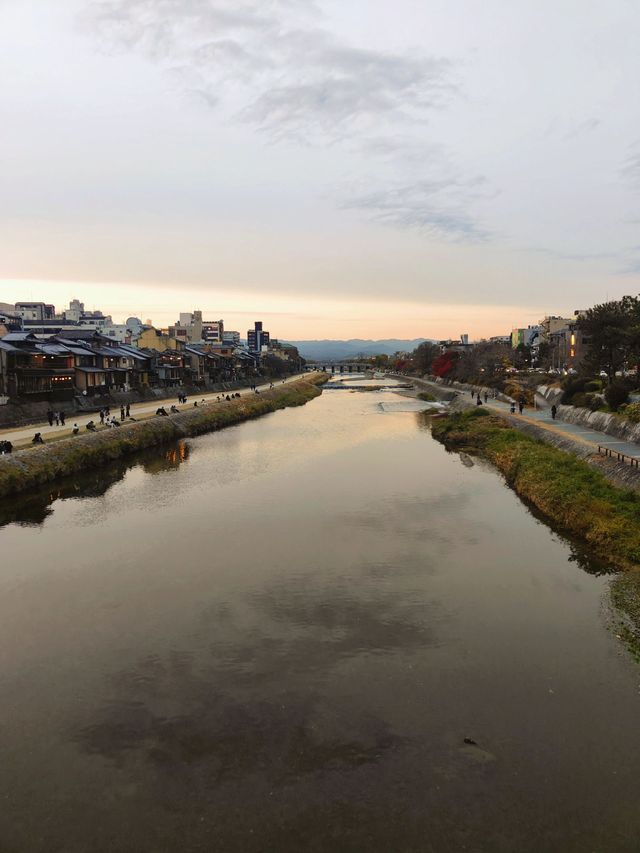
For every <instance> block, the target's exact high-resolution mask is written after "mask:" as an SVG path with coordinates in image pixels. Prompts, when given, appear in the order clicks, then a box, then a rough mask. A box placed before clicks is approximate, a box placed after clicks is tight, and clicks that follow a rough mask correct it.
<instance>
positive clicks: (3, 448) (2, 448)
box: [0, 441, 13, 454]
mask: <svg viewBox="0 0 640 853" xmlns="http://www.w3.org/2000/svg"><path fill="white" fill-rule="evenodd" d="M12 451H13V444H11V442H10V441H0V453H3V454H4V453H11V452H12Z"/></svg>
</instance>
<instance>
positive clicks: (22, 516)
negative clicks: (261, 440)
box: [0, 441, 189, 528]
mask: <svg viewBox="0 0 640 853" xmlns="http://www.w3.org/2000/svg"><path fill="white" fill-rule="evenodd" d="M188 459H189V445H188V443H187V442H185V441H180V442H178V443H176V444H175V445H171V446H170V447H166V448H152V449H150V450H144V451H141V452H140V453H136V454H135V455H133V456H129V457H126V458H125V459H119V460H117V461H115V462H111V463H109V464H108V465H105V466H103V467H100V468H92V469H89V470H87V471H82V472H79V473H77V474H74V475H72V476H70V477H66V478H64V479H62V480H60V481H58V482H56V483H55V484H53V485H47V486H43V487H42V488H39V489H32V490H30V491H28V492H20V493H18V494H17V495H15V496H12V497H9V498H4V499H2V500H0V528H1V527H4V526H5V525H7V524H18V525H21V526H24V527H38V526H40V525H42V524H44V522H45V521H46V519H47V518H48V517H49V516H50V515H51V514H52V512H53V509H52V507H53V504H55V503H56V501H61V500H71V499H77V500H83V499H87V498H98V497H103V496H104V495H106V494H107V492H108V491H109V489H111V487H112V486H114V485H115V484H116V483H118V482H119V481H120V480H122V478H123V477H124V476H125V475H126V474H127V472H128V471H130V470H131V469H133V468H136V467H140V468H141V469H142V470H143V471H144V472H145V473H147V474H159V473H162V472H163V471H174V470H176V469H177V468H179V467H180V465H182V463H183V462H186V461H187V460H188Z"/></svg>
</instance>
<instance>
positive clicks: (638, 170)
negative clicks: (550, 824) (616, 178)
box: [620, 143, 640, 188]
mask: <svg viewBox="0 0 640 853" xmlns="http://www.w3.org/2000/svg"><path fill="white" fill-rule="evenodd" d="M620 174H621V176H622V178H623V180H625V181H626V182H627V183H629V184H631V185H632V186H633V187H634V188H640V143H636V144H635V145H634V146H632V153H631V154H630V155H629V157H628V158H627V159H626V161H625V162H624V164H623V166H622V168H621V169H620Z"/></svg>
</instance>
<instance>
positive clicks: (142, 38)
mask: <svg viewBox="0 0 640 853" xmlns="http://www.w3.org/2000/svg"><path fill="white" fill-rule="evenodd" d="M638 44H640V6H638V3H637V0H608V2H607V3H606V4H605V3H602V2H601V0H537V2H535V3H534V2H526V0H483V2H482V3H480V2H478V0H393V2H391V0H348V2H345V0H95V2H87V0H0V127H1V130H0V302H14V301H17V300H24V299H35V300H42V301H46V302H53V303H54V304H56V306H57V307H59V308H60V307H63V306H64V305H65V303H68V301H69V300H70V299H72V298H75V297H77V298H80V299H82V300H83V301H84V302H85V304H86V306H87V308H100V309H102V310H103V311H105V313H111V314H112V315H113V316H114V320H116V321H122V320H124V318H126V317H127V316H130V315H136V316H139V317H141V318H142V319H147V318H151V319H152V320H153V321H154V322H155V323H157V324H158V325H166V324H168V323H171V322H174V321H175V320H176V319H177V315H178V313H179V312H180V311H190V310H193V309H195V308H199V309H201V310H203V311H204V312H205V314H206V316H207V318H209V319H218V318H220V317H223V318H224V320H225V325H226V327H227V328H237V329H239V330H240V331H242V332H244V331H245V330H246V328H248V326H250V325H252V323H253V320H254V319H263V320H264V321H265V326H266V327H267V328H269V329H270V330H271V332H272V334H273V335H274V336H278V337H281V338H283V339H308V338H351V337H362V338H383V337H397V338H414V337H434V338H444V337H457V336H458V335H459V334H460V333H469V334H470V335H471V336H472V338H478V337H483V336H489V335H493V334H504V333H507V332H508V331H510V329H511V328H512V327H513V326H515V325H527V324H528V323H534V322H536V321H537V320H539V319H540V318H541V317H542V316H544V315H545V314H549V313H551V314H563V315H565V316H566V315H568V316H571V314H572V313H573V311H574V310H576V309H580V308H584V307H588V306H589V305H592V304H594V303H596V302H600V301H604V300H606V299H607V298H610V299H612V298H618V297H619V296H621V295H623V294H625V293H634V294H636V293H638V292H639V291H640V233H639V226H640V99H639V98H638V97H637V89H638V85H639V84H640V51H639V50H638V47H637V46H638Z"/></svg>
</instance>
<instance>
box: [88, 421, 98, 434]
mask: <svg viewBox="0 0 640 853" xmlns="http://www.w3.org/2000/svg"><path fill="white" fill-rule="evenodd" d="M87 429H88V430H89V432H96V425H95V424H94V422H93V421H89V423H88V424H87Z"/></svg>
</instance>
